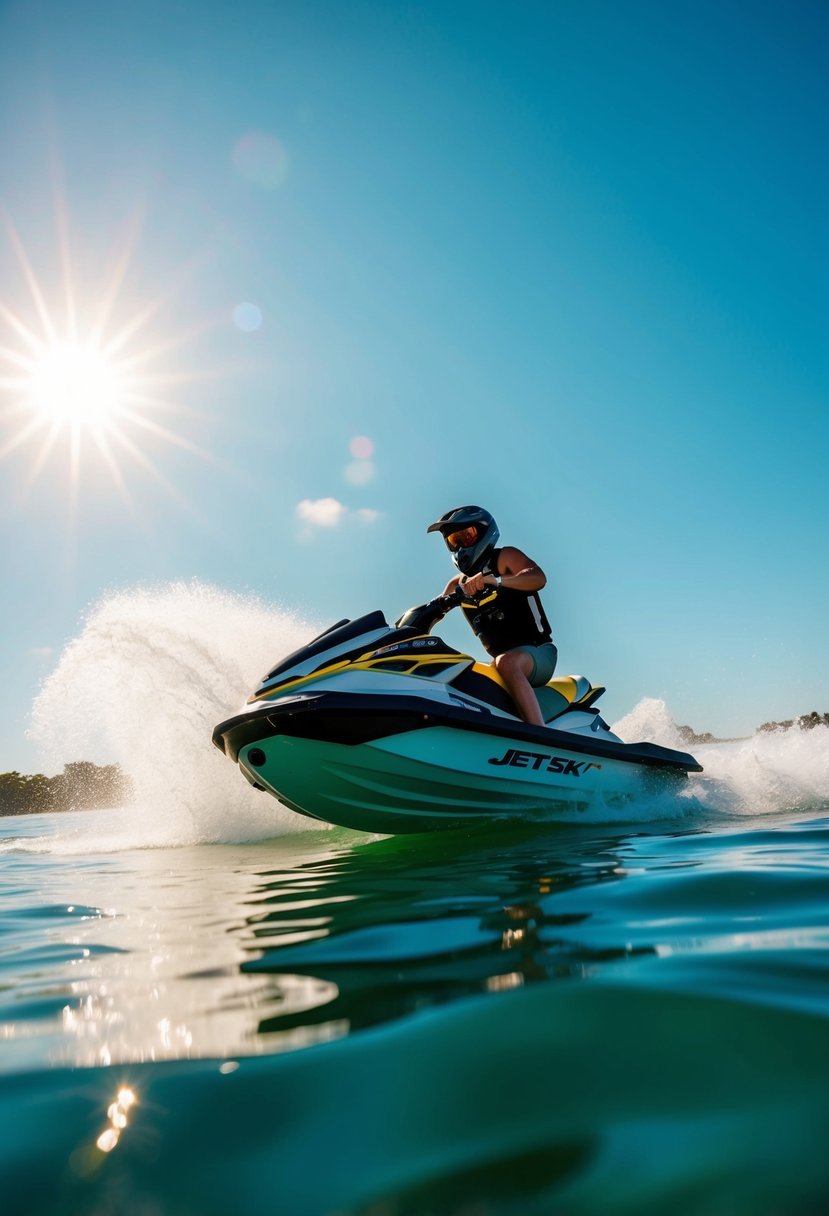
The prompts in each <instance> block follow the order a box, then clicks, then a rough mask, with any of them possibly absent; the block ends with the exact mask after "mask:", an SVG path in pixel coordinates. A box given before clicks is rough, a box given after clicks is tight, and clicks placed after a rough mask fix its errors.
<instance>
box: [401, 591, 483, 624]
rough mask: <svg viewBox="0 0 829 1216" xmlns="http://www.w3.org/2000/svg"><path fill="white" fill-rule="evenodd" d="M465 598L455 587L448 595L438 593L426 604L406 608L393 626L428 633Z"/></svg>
mask: <svg viewBox="0 0 829 1216" xmlns="http://www.w3.org/2000/svg"><path fill="white" fill-rule="evenodd" d="M487 590H489V588H487ZM465 598H466V597H465V595H464V593H463V591H462V590H461V588H460V587H456V588H455V589H454V591H450V592H449V594H448V595H438V596H436V597H435V599H433V600H429V602H428V604H418V605H417V607H415V608H408V609H407V610H406V611H405V612H404V613H403V615H402V616H401V617H400V619H399V620H397V621H395V622H394V623H395V626H396V627H397V628H398V629H400V628H403V627H405V626H408V627H411V628H415V629H421V630H422V631H423V632H424V633H430V632H431V630H432V629H434V627H435V625H437V623H438V621H441V620H443V618H444V617H445V616H446V614H447V612H451V610H452V609H453V608H456V607H457V606H458V604H460V603H461V601H462V600H463V599H465Z"/></svg>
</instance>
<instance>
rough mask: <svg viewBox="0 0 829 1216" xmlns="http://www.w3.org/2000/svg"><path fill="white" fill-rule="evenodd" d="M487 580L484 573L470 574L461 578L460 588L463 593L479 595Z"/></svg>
mask: <svg viewBox="0 0 829 1216" xmlns="http://www.w3.org/2000/svg"><path fill="white" fill-rule="evenodd" d="M488 582H489V580H488V578H487V576H486V575H485V574H470V575H469V577H468V578H464V579H461V589H462V590H463V593H464V595H480V594H481V592H482V591H483V590H484V588H485V587H486V586H487V585H488Z"/></svg>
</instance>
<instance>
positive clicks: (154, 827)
mask: <svg viewBox="0 0 829 1216" xmlns="http://www.w3.org/2000/svg"><path fill="white" fill-rule="evenodd" d="M317 632H319V628H318V627H316V626H315V625H313V624H308V623H307V622H305V621H302V620H300V619H298V618H297V617H296V616H294V615H292V614H291V613H289V612H287V611H284V610H279V609H276V608H272V607H267V606H266V605H264V604H263V603H261V602H260V601H258V600H257V599H255V598H253V597H242V596H236V595H232V594H230V593H229V592H226V591H222V590H221V589H219V588H217V587H212V586H209V585H207V584H204V583H199V582H192V583H177V584H173V585H172V586H166V587H162V588H141V589H137V590H136V589H132V590H129V591H123V592H119V593H116V594H113V595H109V596H107V597H106V598H105V599H103V600H102V601H101V602H100V603H99V604H98V605H96V607H95V608H94V609H93V610H92V611H91V612H90V614H89V616H88V618H87V621H86V624H85V626H84V628H83V630H82V632H81V634H80V636H79V637H78V638H76V639H75V640H74V641H73V642H72V643H70V645H69V646H68V647H67V648H66V650H65V651H64V652H63V654H62V656H61V658H60V661H59V663H58V665H57V667H56V668H55V670H54V671H53V672H52V674H51V675H50V676H49V677H48V679H47V680H46V681H45V683H44V685H43V688H42V689H41V692H40V694H39V695H38V697H37V700H36V701H35V704H34V708H33V710H32V728H31V733H32V735H33V736H34V737H35V739H37V741H38V742H39V743H40V745H41V747H42V749H43V751H44V754H45V755H46V756H47V757H48V758H49V759H50V760H51V761H52V762H53V763H55V764H58V765H60V764H62V763H66V762H67V761H74V760H79V759H94V760H95V761H96V762H98V763H101V762H106V763H110V762H113V761H115V762H117V763H118V764H119V765H120V766H121V767H122V769H123V770H124V771H125V772H126V773H127V774H129V776H130V777H131V779H132V781H133V783H134V786H135V794H136V797H135V803H134V805H133V806H131V807H130V808H129V809H128V811H127V813H126V815H125V816H122V817H121V821H122V822H123V823H126V824H128V825H129V826H128V829H127V831H126V835H127V839H122V840H121V841H120V845H115V847H122V848H123V847H125V846H128V845H131V844H136V845H155V844H185V843H194V842H201V841H244V840H251V839H263V838H265V837H267V836H274V835H279V834H280V833H282V832H285V831H291V830H296V829H297V828H298V827H302V828H303V829H307V828H310V827H311V826H312V824H311V822H310V821H309V820H305V819H302V820H301V819H300V818H299V817H298V816H296V815H294V814H292V813H291V812H290V811H288V810H286V809H285V808H283V807H281V806H280V805H279V804H278V803H277V802H276V801H275V800H274V799H272V798H269V797H266V796H265V795H264V794H262V793H260V792H259V791H257V790H254V789H252V788H251V787H250V786H248V785H247V783H246V782H245V781H244V780H243V779H242V777H241V776H240V774H239V771H238V769H237V768H236V766H235V765H233V764H230V763H229V762H228V761H227V760H226V759H225V758H224V757H223V756H222V755H220V753H219V752H218V751H217V750H216V749H215V748H214V747H213V746H212V743H211V733H212V730H213V727H214V726H215V724H216V723H217V722H219V721H221V719H222V718H226V717H229V716H230V715H231V714H232V713H234V712H235V711H236V710H238V709H240V708H241V706H242V704H243V703H244V700H245V697H246V696H247V694H248V693H249V692H250V690H251V689H252V688H253V687H254V685H255V683H256V682H257V680H258V679H259V678H260V677H261V676H262V675H263V674H264V673H265V672H266V671H267V670H268V668H269V667H271V666H272V665H273V664H274V663H275V662H276V661H277V660H278V659H279V658H281V657H283V656H284V655H286V654H288V653H289V652H290V651H291V650H294V649H296V648H297V647H298V646H300V645H302V644H303V642H306V641H307V640H308V639H309V638H310V637H312V636H313V635H314V634H315V633H317ZM114 843H115V842H113V844H114Z"/></svg>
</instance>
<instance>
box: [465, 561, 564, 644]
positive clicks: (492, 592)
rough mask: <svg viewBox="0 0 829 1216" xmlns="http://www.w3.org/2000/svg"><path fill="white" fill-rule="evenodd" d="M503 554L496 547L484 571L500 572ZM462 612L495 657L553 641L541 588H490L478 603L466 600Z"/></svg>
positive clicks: (484, 572)
mask: <svg viewBox="0 0 829 1216" xmlns="http://www.w3.org/2000/svg"><path fill="white" fill-rule="evenodd" d="M500 553H501V550H500V549H493V550H492V552H491V553H490V554H489V556H488V557H487V560H486V562H485V564H484V566H483V569H482V570H481V573H482V574H497V573H498V557H499V555H500ZM461 611H462V612H463V614H464V616H465V617H466V619H467V620H468V621H469V624H470V625H471V626H472V629H473V632H474V633H475V635H476V636H477V637H478V638H480V640H481V644H482V645H483V647H484V649H485V650H486V651H488V653H489V654H491V655H492V656H493V658H494V657H495V656H496V655H499V654H503V653H504V652H505V651H507V650H514V649H515V647H516V646H543V645H544V643H545V642H550V641H552V628H551V626H550V622H549V621H548V620H547V614H546V612H545V611H544V608H543V605H542V603H541V600H540V598H539V595H538V592H537V591H516V590H515V589H514V588H512V587H486V588H485V590H484V594H483V595H482V596H480V597H479V599H478V601H477V603H476V602H475V601H473V600H469V601H468V602H466V601H465V602H463V603H462V604H461Z"/></svg>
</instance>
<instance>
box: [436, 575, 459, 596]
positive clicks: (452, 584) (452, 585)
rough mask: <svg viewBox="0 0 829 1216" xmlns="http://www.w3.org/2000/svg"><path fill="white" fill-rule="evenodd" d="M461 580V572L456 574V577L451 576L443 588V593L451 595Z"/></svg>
mask: <svg viewBox="0 0 829 1216" xmlns="http://www.w3.org/2000/svg"><path fill="white" fill-rule="evenodd" d="M460 581H461V576H460V575H459V574H456V575H455V577H454V578H450V580H449V582H448V583H447V584H446V586H445V587H444V588H443V591H442V592H441V595H451V594H452V592H453V591H454V590H455V588H456V587H457V585H458V583H459V582H460Z"/></svg>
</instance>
